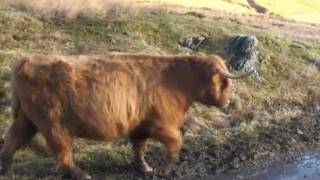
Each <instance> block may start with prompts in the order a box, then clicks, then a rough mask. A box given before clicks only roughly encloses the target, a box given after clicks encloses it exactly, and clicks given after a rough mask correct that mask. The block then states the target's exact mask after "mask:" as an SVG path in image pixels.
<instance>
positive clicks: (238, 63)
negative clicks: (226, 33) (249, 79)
mask: <svg viewBox="0 0 320 180" xmlns="http://www.w3.org/2000/svg"><path fill="white" fill-rule="evenodd" d="M257 45H258V39H257V38H256V37H255V36H252V35H239V36H236V37H233V38H231V39H230V41H229V47H228V55H229V57H230V58H229V64H230V66H231V69H234V70H239V71H242V72H250V71H253V74H254V76H255V77H256V78H257V79H258V80H259V81H260V80H261V75H260V74H259V73H258V70H257V64H258V54H259V51H258V50H257Z"/></svg>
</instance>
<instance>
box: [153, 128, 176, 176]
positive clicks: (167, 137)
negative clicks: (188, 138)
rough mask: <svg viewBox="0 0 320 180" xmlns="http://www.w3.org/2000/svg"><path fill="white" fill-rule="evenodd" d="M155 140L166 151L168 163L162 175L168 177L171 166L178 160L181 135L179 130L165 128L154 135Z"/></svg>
mask: <svg viewBox="0 0 320 180" xmlns="http://www.w3.org/2000/svg"><path fill="white" fill-rule="evenodd" d="M156 139H158V140H159V141H160V142H162V143H163V144H164V145H165V147H166V148H167V151H168V158H169V161H168V163H167V164H166V165H165V170H164V175H168V174H169V173H170V171H171V170H172V166H173V164H174V163H176V162H177V161H178V160H179V153H180V150H181V146H182V135H181V131H180V129H178V128H177V129H175V128H169V127H168V128H167V129H162V130H161V131H159V132H158V134H157V135H156Z"/></svg>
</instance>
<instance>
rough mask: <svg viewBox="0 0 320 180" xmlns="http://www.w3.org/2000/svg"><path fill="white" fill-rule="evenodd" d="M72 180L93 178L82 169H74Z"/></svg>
mask: <svg viewBox="0 0 320 180" xmlns="http://www.w3.org/2000/svg"><path fill="white" fill-rule="evenodd" d="M71 173H72V179H74V180H89V179H92V177H91V176H90V175H89V174H88V173H86V172H85V171H83V170H81V169H80V168H74V169H72V172H71Z"/></svg>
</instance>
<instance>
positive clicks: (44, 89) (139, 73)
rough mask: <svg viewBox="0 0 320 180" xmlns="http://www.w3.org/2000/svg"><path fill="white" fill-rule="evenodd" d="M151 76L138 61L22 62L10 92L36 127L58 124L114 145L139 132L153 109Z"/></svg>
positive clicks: (16, 67) (42, 58)
mask: <svg viewBox="0 0 320 180" xmlns="http://www.w3.org/2000/svg"><path fill="white" fill-rule="evenodd" d="M147 71H149V70H148V68H145V67H143V66H142V67H141V66H140V65H139V64H138V65H137V63H134V62H132V63H130V62H128V63H121V62H120V61H108V60H103V59H96V58H91V59H90V58H75V57H71V58H68V57H60V56H31V57H23V58H21V59H19V60H18V61H17V62H16V63H15V65H14V69H13V71H12V88H13V92H14V96H15V97H16V98H17V99H18V101H19V103H20V106H21V108H22V110H23V111H24V112H25V113H26V114H27V116H28V117H29V118H30V119H31V120H32V121H35V124H39V126H45V124H46V123H51V122H46V121H58V120H59V123H60V122H61V123H60V124H59V126H61V127H63V128H67V129H68V131H69V132H70V133H72V134H75V135H76V136H81V137H88V138H93V139H107V140H109V139H110V140H112V139H116V138H118V137H119V136H123V135H127V134H128V133H129V132H130V131H131V130H132V129H134V128H135V127H137V126H138V125H139V123H140V121H141V120H143V118H144V117H145V116H146V115H147V113H148V110H149V108H151V106H152V102H153V101H154V95H153V93H151V92H155V89H154V88H155V87H156V83H157V81H158V80H157V75H156V74H155V75H154V76H153V77H152V76H150V75H148V73H147ZM150 78H153V80H150Z"/></svg>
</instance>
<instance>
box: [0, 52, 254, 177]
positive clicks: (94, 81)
mask: <svg viewBox="0 0 320 180" xmlns="http://www.w3.org/2000/svg"><path fill="white" fill-rule="evenodd" d="M247 75H248V74H245V75H240V76H236V75H232V74H230V73H229V72H228V70H227V67H226V65H225V63H224V61H223V60H222V59H221V58H219V57H218V56H151V55H130V54H122V55H121V54H118V55H108V56H104V57H93V56H91V57H88V56H69V57H66V56H55V55H29V56H24V57H22V58H20V59H18V60H17V61H16V62H15V63H14V65H13V69H12V78H11V87H12V93H13V94H12V95H13V96H12V101H13V103H12V104H13V108H12V109H13V118H14V120H13V123H12V125H11V127H10V129H9V130H8V132H7V135H6V138H5V142H4V147H3V152H2V154H1V159H0V160H1V161H0V163H1V167H0V170H1V173H2V174H5V173H6V172H7V171H8V169H9V167H10V164H11V161H12V158H13V155H14V153H15V152H16V151H17V150H18V149H19V148H20V147H21V146H22V145H24V144H26V143H27V142H28V141H30V139H31V138H32V137H34V135H35V134H36V133H37V132H40V133H41V134H42V135H43V137H44V138H45V140H46V142H47V145H48V147H49V149H50V150H51V151H52V153H53V155H54V156H55V159H56V161H57V164H58V165H59V167H62V168H64V169H65V170H67V171H68V172H69V173H70V174H71V175H72V177H73V178H74V179H90V176H89V175H88V174H87V173H86V172H84V171H82V170H81V169H80V168H78V167H77V166H76V165H75V163H74V161H73V159H72V141H73V139H74V138H76V137H82V138H88V139H94V140H102V141H114V140H116V139H118V138H120V137H128V138H129V139H130V140H131V142H132V143H133V149H134V154H135V159H136V160H135V162H136V163H137V164H138V166H139V167H140V168H141V169H142V170H143V171H144V172H151V171H152V168H151V167H150V166H149V165H148V163H147V162H146V161H145V159H144V151H145V145H146V142H147V141H148V139H151V138H152V139H155V140H158V141H160V142H162V143H163V144H164V145H165V147H166V149H167V150H168V154H169V158H170V162H175V161H177V159H178V155H179V151H180V148H181V145H182V137H181V132H180V129H181V127H182V126H183V124H184V119H185V114H186V112H187V110H188V107H189V106H190V105H191V103H192V102H200V103H203V104H205V105H207V106H217V107H225V106H226V105H228V103H229V95H230V89H231V85H232V82H231V79H232V78H241V77H243V76H247Z"/></svg>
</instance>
